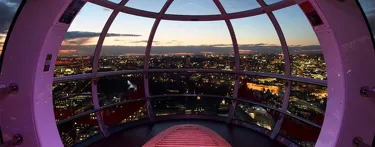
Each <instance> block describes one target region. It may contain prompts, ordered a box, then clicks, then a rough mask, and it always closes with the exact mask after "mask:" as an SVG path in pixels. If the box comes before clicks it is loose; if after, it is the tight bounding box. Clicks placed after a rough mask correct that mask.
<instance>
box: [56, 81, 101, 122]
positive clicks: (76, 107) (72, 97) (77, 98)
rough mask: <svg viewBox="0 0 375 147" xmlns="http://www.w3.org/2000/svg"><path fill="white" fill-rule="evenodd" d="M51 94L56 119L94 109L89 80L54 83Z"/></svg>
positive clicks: (59, 119)
mask: <svg viewBox="0 0 375 147" xmlns="http://www.w3.org/2000/svg"><path fill="white" fill-rule="evenodd" d="M52 94H53V107H54V112H55V119H56V121H61V120H64V119H66V118H69V117H72V116H74V115H77V114H79V113H82V112H86V111H88V110H92V109H94V107H93V104H92V95H91V80H80V81H71V82H65V83H55V84H53V92H52Z"/></svg>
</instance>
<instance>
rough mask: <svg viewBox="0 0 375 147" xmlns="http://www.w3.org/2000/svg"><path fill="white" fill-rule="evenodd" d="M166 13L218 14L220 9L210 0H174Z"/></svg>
mask: <svg viewBox="0 0 375 147" xmlns="http://www.w3.org/2000/svg"><path fill="white" fill-rule="evenodd" d="M166 14H178V15H212V14H220V11H219V9H218V8H217V7H216V5H215V3H214V2H213V1H212V0H175V1H173V3H172V4H171V6H169V8H168V10H167V12H166Z"/></svg>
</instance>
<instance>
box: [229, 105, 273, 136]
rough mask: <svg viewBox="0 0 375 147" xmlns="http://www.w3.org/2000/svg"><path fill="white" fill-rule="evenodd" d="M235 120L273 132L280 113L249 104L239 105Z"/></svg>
mask: <svg viewBox="0 0 375 147" xmlns="http://www.w3.org/2000/svg"><path fill="white" fill-rule="evenodd" d="M233 117H234V118H233V119H238V120H241V121H245V122H249V123H252V124H255V125H257V126H259V127H262V128H265V129H268V130H273V128H274V126H275V124H276V122H277V119H278V117H279V114H278V112H276V111H274V110H270V109H267V108H263V107H262V106H257V105H254V104H249V103H242V102H240V103H238V104H237V107H236V111H235V113H234V116H233Z"/></svg>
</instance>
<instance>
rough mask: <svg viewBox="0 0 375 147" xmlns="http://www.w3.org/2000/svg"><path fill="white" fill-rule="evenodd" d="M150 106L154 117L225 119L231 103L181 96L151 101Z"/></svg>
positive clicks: (207, 98) (215, 99)
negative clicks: (193, 115)
mask: <svg viewBox="0 0 375 147" xmlns="http://www.w3.org/2000/svg"><path fill="white" fill-rule="evenodd" d="M151 105H152V109H153V111H154V112H155V115H156V116H165V115H184V114H185V115H192V114H200V115H218V116H224V117H227V116H228V113H229V107H230V105H231V101H229V100H225V99H220V98H209V97H204V96H194V97H184V96H181V97H170V98H168V97H166V98H157V99H152V102H151Z"/></svg>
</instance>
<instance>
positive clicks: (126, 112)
mask: <svg viewBox="0 0 375 147" xmlns="http://www.w3.org/2000/svg"><path fill="white" fill-rule="evenodd" d="M101 115H102V116H103V120H104V124H105V125H106V126H108V127H114V126H116V125H121V124H124V123H127V122H131V121H136V120H140V119H145V118H147V117H148V115H147V108H146V101H136V102H130V103H125V104H122V105H119V106H115V107H112V108H109V109H105V110H103V111H101Z"/></svg>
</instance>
